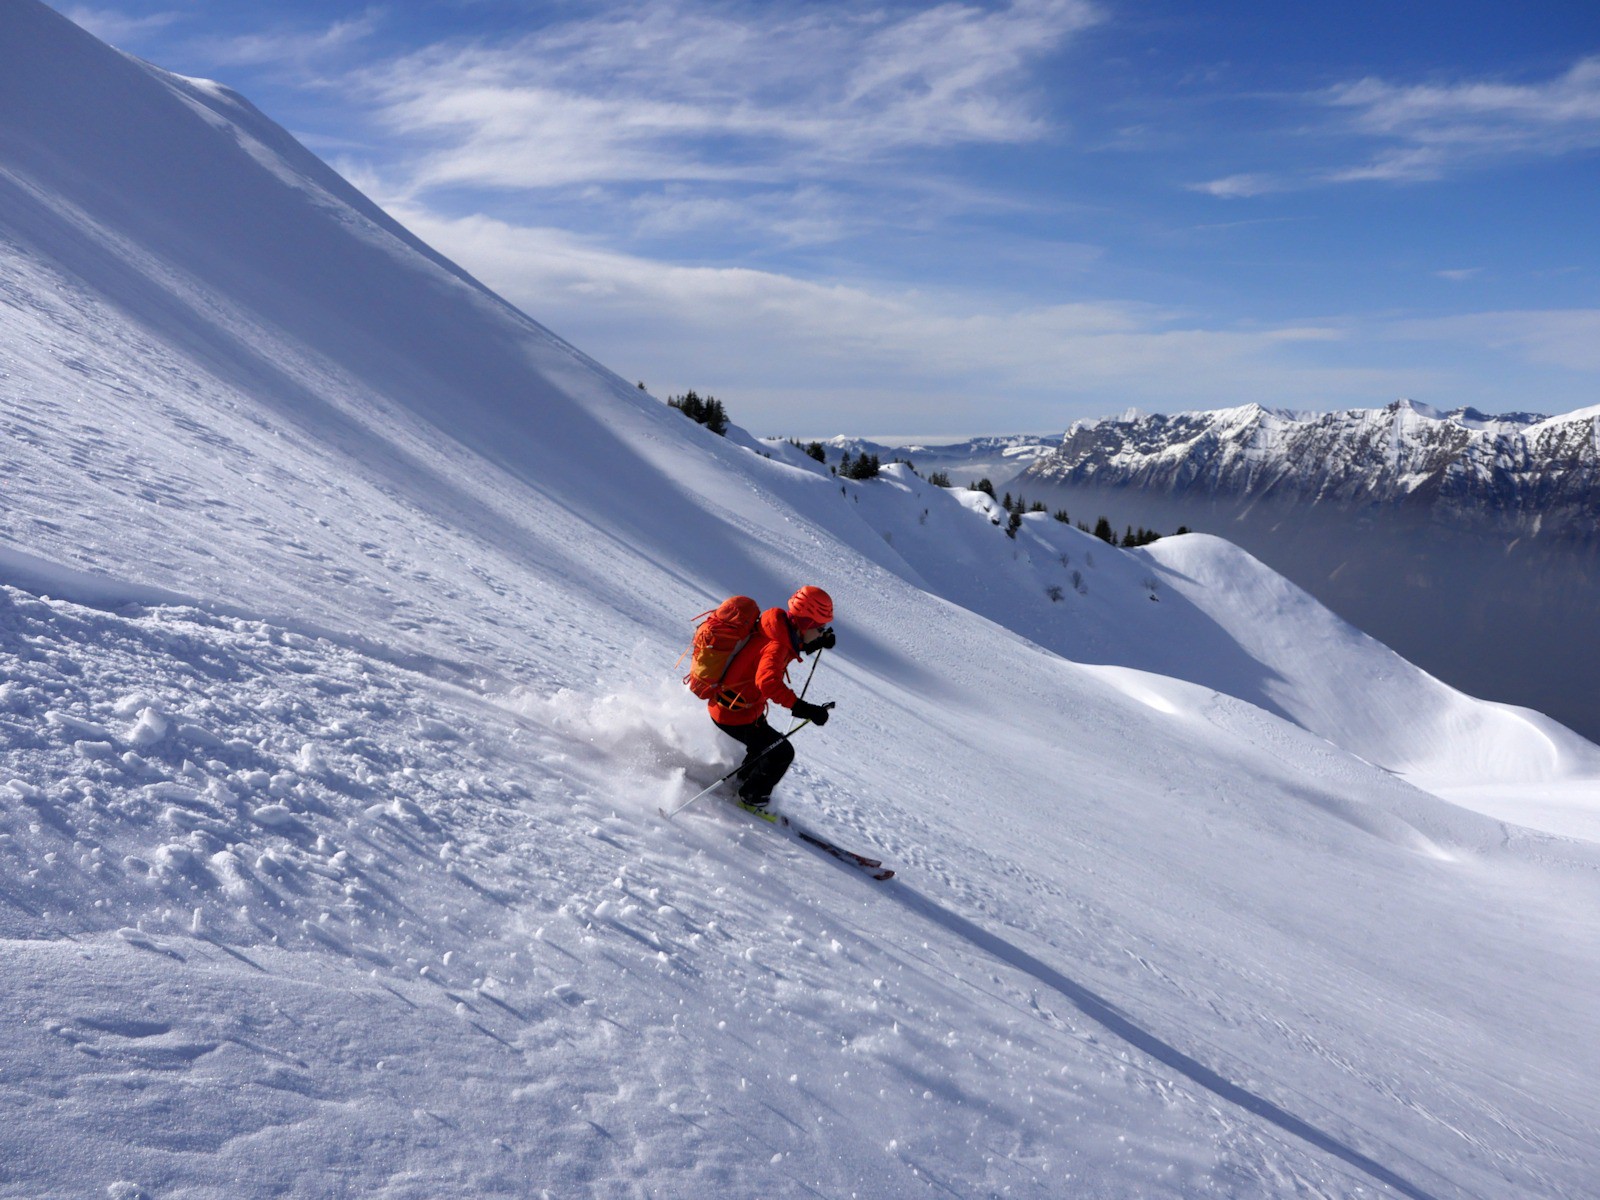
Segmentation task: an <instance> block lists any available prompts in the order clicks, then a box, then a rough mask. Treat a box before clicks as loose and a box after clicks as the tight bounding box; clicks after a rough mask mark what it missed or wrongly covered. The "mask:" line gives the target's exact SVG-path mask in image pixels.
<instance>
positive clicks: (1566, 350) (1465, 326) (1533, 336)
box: [1394, 308, 1600, 372]
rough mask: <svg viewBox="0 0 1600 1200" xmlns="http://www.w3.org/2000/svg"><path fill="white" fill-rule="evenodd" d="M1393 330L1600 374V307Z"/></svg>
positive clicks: (1443, 320)
mask: <svg viewBox="0 0 1600 1200" xmlns="http://www.w3.org/2000/svg"><path fill="white" fill-rule="evenodd" d="M1394 332H1395V333H1396V334H1397V335H1399V336H1401V337H1404V338H1407V339H1411V340H1417V341H1440V342H1455V343H1459V344H1461V345H1465V346H1472V347H1484V346H1486V347H1489V348H1490V349H1494V350H1502V351H1511V352H1512V353H1514V354H1516V355H1517V356H1519V357H1520V358H1521V359H1523V361H1525V362H1528V363H1532V364H1536V365H1539V366H1546V367H1560V368H1563V369H1565V370H1569V371H1583V372H1595V371H1600V309H1594V308H1564V309H1544V310H1531V311H1529V310H1524V311H1511V312H1485V313H1465V314H1462V315H1460V316H1451V317H1438V318H1433V319H1429V320H1418V321H1407V322H1403V323H1401V324H1399V325H1397V326H1396V327H1395V330H1394Z"/></svg>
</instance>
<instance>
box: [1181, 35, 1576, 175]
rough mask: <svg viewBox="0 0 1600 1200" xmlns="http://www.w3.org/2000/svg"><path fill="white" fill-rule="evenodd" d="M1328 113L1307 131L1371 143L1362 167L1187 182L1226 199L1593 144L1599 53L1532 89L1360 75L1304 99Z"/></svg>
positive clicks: (1548, 154) (1435, 171)
mask: <svg viewBox="0 0 1600 1200" xmlns="http://www.w3.org/2000/svg"><path fill="white" fill-rule="evenodd" d="M1302 100H1304V101H1306V102H1309V103H1310V104H1312V105H1313V106H1314V107H1316V108H1318V109H1320V110H1322V111H1323V112H1325V113H1328V114H1330V115H1332V116H1334V117H1335V118H1337V119H1335V120H1333V121H1331V122H1328V121H1324V122H1319V123H1317V124H1316V125H1314V126H1313V127H1312V128H1311V129H1310V130H1309V131H1307V132H1308V133H1309V135H1310V136H1311V137H1313V138H1316V139H1320V140H1321V141H1324V142H1331V141H1339V142H1341V143H1342V142H1347V141H1348V140H1349V139H1351V138H1355V139H1358V140H1360V141H1364V142H1368V143H1378V148H1377V149H1376V150H1374V151H1373V152H1372V154H1371V156H1370V157H1369V158H1368V159H1367V160H1366V161H1364V162H1358V163H1354V164H1351V165H1346V166H1339V167H1313V168H1306V169H1303V170H1299V171H1294V172H1291V171H1279V172H1276V173H1272V174H1252V173H1241V174H1235V175H1229V176H1226V177H1223V178H1221V179H1216V180H1212V181H1210V182H1205V183H1199V184H1194V185H1191V190H1193V191H1199V192H1205V193H1208V194H1210V195H1214V196H1218V197H1222V198H1225V199H1236V198H1241V197H1250V196H1261V195H1266V194H1268V193H1272V192H1281V191H1290V190H1301V189H1305V188H1310V187H1319V186H1326V185H1329V184H1341V183H1374V182H1376V183H1421V182H1429V181H1434V180H1440V179H1444V178H1446V177H1448V176H1449V175H1450V174H1451V173H1453V172H1456V171H1459V170H1461V169H1463V168H1466V167H1469V166H1481V165H1484V164H1489V163H1494V162H1503V161H1510V160H1515V159H1524V158H1530V157H1545V158H1553V157H1559V156H1562V155H1567V154H1574V153H1581V152H1586V151H1592V150H1595V149H1597V148H1600V57H1592V58H1585V59H1582V60H1580V61H1579V62H1577V63H1576V64H1574V65H1573V66H1572V67H1570V68H1569V69H1568V70H1566V71H1565V72H1563V73H1562V74H1560V75H1558V76H1556V77H1554V78H1552V79H1548V80H1544V81H1542V82H1538V83H1524V84H1513V83H1505V82H1501V81H1484V80H1468V81H1462V82H1456V83H1428V84H1410V85H1402V84H1393V83H1389V82H1386V81H1384V80H1381V79H1374V78H1366V79H1360V80H1356V81H1353V82H1350V83H1343V84H1339V85H1337V86H1335V87H1332V88H1328V89H1325V90H1323V91H1320V92H1316V93H1313V94H1311V95H1309V96H1305V97H1302Z"/></svg>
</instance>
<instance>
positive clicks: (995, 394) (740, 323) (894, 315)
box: [390, 204, 1439, 434]
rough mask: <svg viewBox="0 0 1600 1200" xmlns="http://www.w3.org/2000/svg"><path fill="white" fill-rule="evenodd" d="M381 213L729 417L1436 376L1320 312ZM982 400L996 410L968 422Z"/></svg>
mask: <svg viewBox="0 0 1600 1200" xmlns="http://www.w3.org/2000/svg"><path fill="white" fill-rule="evenodd" d="M390 208H391V211H393V212H394V213H395V215H396V216H397V217H398V218H399V219H400V220H402V221H403V222H404V223H405V224H406V225H407V226H408V227H409V228H411V229H412V230H414V231H415V232H416V233H418V234H419V236H421V237H423V238H424V239H425V240H427V241H428V242H429V243H430V244H432V245H434V246H436V247H438V248H439V249H440V250H442V251H443V252H444V253H446V254H448V255H450V256H451V257H452V258H454V259H455V260H456V261H458V262H460V263H461V264H462V265H463V266H465V267H466V268H467V269H468V270H470V271H472V272H474V273H475V274H477V275H478V276H479V278H481V279H483V280H484V282H485V283H487V284H488V285H489V286H491V287H493V288H494V289H495V290H497V291H499V292H500V293H501V294H503V295H505V296H506V297H507V298H509V299H510V300H512V301H513V302H514V303H516V304H518V305H519V306H521V307H522V308H523V309H525V310H526V311H527V312H529V313H530V314H531V315H533V316H534V317H535V318H537V319H539V320H541V321H544V322H545V323H547V324H549V325H550V326H551V327H552V328H553V329H554V330H555V331H556V332H557V333H559V334H561V335H562V336H564V337H567V338H568V339H570V340H572V341H573V342H574V343H575V344H577V345H578V346H580V347H581V348H582V349H584V350H585V351H586V352H588V353H590V354H593V355H594V356H595V357H596V358H598V359H599V360H600V361H602V362H604V363H606V364H607V365H608V366H610V367H612V368H613V369H615V370H617V371H619V372H621V373H622V374H624V375H625V376H627V377H628V378H630V379H634V378H642V379H644V380H645V381H646V382H648V383H649V384H650V386H651V390H652V391H654V392H655V393H656V394H657V395H665V394H667V393H668V392H670V391H682V390H685V389H686V388H689V387H695V388H698V389H699V390H701V391H707V390H709V391H711V392H713V393H715V394H717V395H719V396H725V397H726V398H728V399H730V400H733V399H734V398H735V397H737V403H736V405H735V407H736V412H735V416H736V418H737V419H739V420H740V421H741V423H743V424H747V425H749V426H750V427H752V428H754V429H756V430H757V431H758V432H803V433H807V434H814V433H819V432H826V431H838V430H842V429H859V428H860V424H861V414H862V412H863V411H866V407H867V406H866V403H865V402H866V401H867V400H869V399H870V410H871V413H872V421H873V424H874V425H875V426H876V427H877V428H880V429H889V428H895V427H898V428H901V429H917V430H930V429H936V428H944V429H949V430H953V431H959V430H970V429H974V428H980V427H984V426H988V427H996V426H997V424H998V425H1004V426H1005V427H1007V428H1013V427H1018V426H1019V425H1025V426H1027V427H1030V428H1050V427H1053V426H1054V425H1056V424H1062V425H1064V424H1065V423H1066V421H1067V420H1068V419H1070V418H1071V417H1073V416H1079V415H1090V414H1096V413H1101V412H1108V411H1113V410H1116V409H1120V408H1124V407H1126V406H1127V405H1128V404H1129V403H1139V404H1144V405H1148V406H1150V407H1155V408H1162V407H1165V408H1167V409H1175V408H1190V407H1196V406H1203V405H1206V404H1231V403H1240V402H1243V401H1244V400H1248V399H1259V400H1263V401H1266V402H1271V403H1277V404H1292V405H1301V406H1307V407H1315V406H1317V405H1319V404H1322V403H1325V402H1326V403H1338V402H1348V403H1362V402H1367V401H1371V400H1372V399H1373V398H1376V397H1387V396H1390V395H1395V394H1404V393H1414V392H1422V391H1426V390H1429V389H1431V388H1435V387H1437V386H1438V383H1439V380H1438V378H1437V377H1436V376H1435V375H1434V374H1433V373H1431V372H1428V371H1422V370H1416V371H1388V370H1378V369H1366V368H1362V367H1359V366H1348V365H1340V364H1338V363H1337V362H1336V363H1335V364H1334V365H1323V364H1319V363H1318V362H1317V361H1316V359H1317V357H1318V356H1319V355H1323V354H1326V353H1327V352H1328V351H1329V350H1332V349H1334V348H1335V347H1337V346H1339V345H1340V344H1342V343H1343V342H1344V341H1345V340H1346V338H1347V337H1348V336H1349V335H1348V332H1347V331H1346V330H1345V329H1344V328H1341V327H1340V326H1339V325H1337V324H1333V323H1328V322H1318V323H1314V324H1289V323H1286V324H1283V325H1280V326H1274V327H1243V326H1241V327H1206V326H1204V325H1200V324H1197V323H1195V322H1193V321H1192V320H1189V319H1186V318H1184V317H1183V316H1182V315H1181V314H1176V313H1172V312H1168V311H1164V310H1160V309H1156V308H1153V307H1150V306H1144V305H1137V304H1127V303H1115V302H1103V303H1067V304H1054V305H1038V306H1031V307H1026V306H1016V305H1012V306H1009V307H1008V306H1002V305H998V304H995V303H993V302H989V301H985V300H982V299H979V298H977V297H974V296H972V295H968V294H964V293H961V292H955V291H931V290H926V289H923V290H914V289H902V290H889V289H885V288H882V287H875V286H872V285H869V284H856V283H849V282H821V283H819V282H813V281H808V280H804V279H797V278H794V277H792V276H787V275H782V274H778V273H774V272H767V271H757V270H750V269H746V268H737V267H733V268H711V267H691V266H677V265H673V264H668V263H661V262H656V261H652V260H648V259H643V258H638V257H635V256H632V255H628V254H622V253H618V252H616V251H614V250H610V249H608V248H606V247H604V246H602V245H599V244H597V243H595V242H592V241H588V240H585V239H582V238H579V237H576V236H574V235H573V234H571V233H568V232H565V231H561V230H553V229H535V228H526V227H517V226H512V225H508V224H506V223H504V222H500V221H495V220H491V219H489V218H486V217H481V216H479V217H466V218H446V217H441V216H438V215H436V214H434V213H432V212H429V211H428V210H426V209H424V208H420V207H416V206H407V205H403V204H402V205H390ZM1308 356H1309V357H1308ZM1335 357H1337V356H1335ZM797 405H798V406H801V411H803V412H804V414H805V420H804V421H800V420H799V419H797V418H795V417H794V416H793V415H792V411H793V410H795V407H796V406H797ZM987 408H992V409H993V410H994V411H995V412H998V413H1004V414H1005V415H1004V416H1003V417H992V416H984V415H975V413H979V411H980V410H986V409H987Z"/></svg>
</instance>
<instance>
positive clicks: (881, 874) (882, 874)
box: [872, 868, 894, 883]
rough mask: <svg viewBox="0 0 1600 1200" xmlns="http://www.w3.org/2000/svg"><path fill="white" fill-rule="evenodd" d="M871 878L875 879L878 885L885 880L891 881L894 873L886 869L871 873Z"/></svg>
mask: <svg viewBox="0 0 1600 1200" xmlns="http://www.w3.org/2000/svg"><path fill="white" fill-rule="evenodd" d="M872 877H873V878H874V879H876V880H877V881H878V882H879V883H882V882H883V881H884V880H885V879H893V878H894V872H893V871H890V870H888V869H887V868H886V869H884V870H882V871H875V872H873V875H872Z"/></svg>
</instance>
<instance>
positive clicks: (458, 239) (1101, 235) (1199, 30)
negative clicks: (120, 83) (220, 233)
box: [61, 0, 1600, 438]
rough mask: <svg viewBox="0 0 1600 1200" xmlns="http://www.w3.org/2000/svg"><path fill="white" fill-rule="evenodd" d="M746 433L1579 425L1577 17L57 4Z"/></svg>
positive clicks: (1592, 365)
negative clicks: (219, 91)
mask: <svg viewBox="0 0 1600 1200" xmlns="http://www.w3.org/2000/svg"><path fill="white" fill-rule="evenodd" d="M61 8H62V11H64V12H66V13H67V15H69V16H71V17H73V18H74V19H75V20H77V21H78V22H79V23H80V24H83V25H85V26H86V27H87V28H89V29H91V30H93V31H94V32H96V33H97V34H99V35H100V36H101V37H103V38H105V39H106V40H107V41H110V42H112V43H113V44H115V45H118V46H120V47H122V48H123V49H125V50H128V51H130V52H132V53H135V54H138V55H140V56H141V57H144V58H147V59H149V60H151V61H153V62H156V63H158V64H160V65H162V66H165V67H168V68H170V69H172V70H176V71H179V72H181V73H184V74H188V75H201V76H206V77H209V78H213V79H218V80H221V81H222V82H224V83H227V84H229V85H230V86H233V87H235V88H237V89H238V90H239V91H241V92H243V93H244V94H245V95H246V96H248V97H249V98H250V99H252V100H253V101H255V102H256V104H257V105H258V106H260V107H261V108H262V109H264V110H265V111H266V112H267V113H268V114H269V115H270V116H272V117H274V118H275V119H277V120H278V121H280V122H281V123H282V124H284V125H285V126H287V127H288V128H289V129H290V130H291V131H293V132H294V133H295V134H296V135H298V136H299V137H300V138H301V139H302V140H303V141H305V142H306V143H307V144H308V145H309V146H310V147H311V148H312V149H314V150H316V151H317V152H318V153H319V154H321V155H322V156H323V157H324V158H326V159H328V160H329V161H330V162H331V163H333V164H334V165H335V166H336V167H338V168H339V169H340V170H341V171H342V172H344V173H345V174H346V175H347V176H348V177H349V178H350V179H352V180H353V181H354V182H355V183H356V184H357V185H358V186H360V187H361V188H362V189H363V190H364V191H366V192H367V193H368V194H369V195H371V196H372V197H373V198H374V199H375V200H377V201H378V202H380V203H381V204H383V205H384V206H385V207H386V208H388V209H389V210H390V211H391V212H393V213H394V214H395V215H396V216H397V217H399V218H400V219H401V220H402V221H404V222H405V223H406V224H407V225H409V226H410V227H411V228H413V229H414V230H416V231H417V232H418V233H419V234H420V235H421V236H423V237H424V238H426V239H427V240H428V241H430V242H431V243H433V244H434V245H435V246H437V247H438V248H439V249H441V250H443V251H444V252H445V253H447V254H449V255H450V256H451V257H453V258H455V259H456V260H457V261H459V262H461V263H462V264H463V265H464V266H466V267H467V268H468V269H469V270H471V271H473V272H474V273H475V274H477V275H478V276H479V277H480V278H482V279H483V280H484V281H485V282H487V283H489V284H490V285H491V286H493V287H495V288H496V289H497V290H499V291H500V292H502V293H503V294H504V295H506V296H507V297H508V298H510V299H511V300H513V301H514V302H516V303H517V304H519V305H520V306H522V307H523V308H524V309H526V310H527V311H528V312H529V313H530V314H531V315H533V316H534V317H535V318H537V319H538V320H540V321H542V322H543V323H544V324H546V325H548V326H549V327H551V328H552V329H554V330H555V331H556V332H558V333H560V334H561V335H563V336H564V337H567V338H568V339H570V340H571V341H573V342H574V343H576V344H577V345H578V346H579V347H580V348H582V349H584V350H586V351H587V352H589V353H591V354H592V355H594V356H595V357H596V358H598V359H600V360H601V361H602V362H605V363H606V364H607V365H608V366H611V367H612V368H613V369H615V370H617V371H618V372H619V373H621V374H623V375H625V376H626V377H628V378H629V379H636V380H643V381H644V382H645V383H646V384H647V385H648V386H649V387H650V390H651V391H652V392H654V393H655V394H656V395H658V396H663V397H664V396H666V395H667V394H669V393H674V392H681V391H683V390H685V389H687V388H690V387H693V388H697V389H698V390H700V391H701V392H702V393H704V392H708V391H709V392H711V393H714V394H716V395H717V396H719V397H721V398H722V399H724V401H725V402H726V403H727V405H728V407H729V409H730V411H731V412H732V414H733V416H734V418H735V420H737V421H739V422H740V423H741V424H744V425H746V426H747V427H748V428H750V429H752V430H753V431H755V432H757V433H783V434H794V435H798V436H806V437H810V436H825V435H829V434H833V433H839V432H848V433H856V434H864V435H868V436H893V435H902V436H915V437H938V436H945V437H951V438H954V437H960V436H967V435H970V434H975V433H998V432H1014V431H1038V432H1047V431H1059V430H1060V429H1061V428H1063V427H1064V426H1065V425H1066V424H1067V423H1069V422H1070V421H1071V420H1073V419H1075V418H1077V417H1082V416H1095V415H1104V414H1107V413H1113V412H1118V411H1121V410H1123V409H1126V408H1129V407H1138V408H1142V409H1146V410H1151V411H1165V412H1172V411H1180V410H1184V409H1194V408H1212V407H1221V406H1227V405H1234V404H1243V403H1248V402H1251V401H1254V402H1258V403H1261V404H1265V405H1269V406H1281V407H1289V408H1303V409H1326V408H1338V407H1358V406H1375V405H1381V404H1384V403H1387V402H1389V401H1390V400H1392V399H1394V398H1396V397H1399V396H1409V397H1412V398H1414V399H1417V400H1420V401H1423V402H1425V403H1428V404H1432V405H1435V406H1438V407H1441V408H1453V407H1457V406H1460V405H1472V406H1475V407H1478V408H1480V409H1484V410H1485V411H1491V412H1497V411H1499V412H1504V411H1542V412H1551V413H1557V412H1565V411H1570V410H1572V409H1576V408H1582V407H1589V406H1592V405H1596V404H1600V292H1597V287H1600V237H1597V233H1600V228H1597V226H1600V203H1597V200H1596V197H1597V196H1600V186H1597V185H1600V4H1593V3H1589V2H1587V0H1556V2H1543V0H1528V2H1527V3H1521V4H1511V3H1486V2H1484V0H1451V2H1450V3H1442V2H1436V0H1415V2H1413V3H1410V4H1405V5H1400V4H1395V3H1393V0H1386V2H1383V3H1376V2H1367V0H1347V2H1346V3H1345V4H1342V5H1338V6H1334V5H1311V4H1284V3H1282V2H1281V0H1279V2H1277V3H1265V2H1259V3H1258V2H1246V0H1233V2H1227V0H1222V2H1213V3H1209V4H1204V5H1197V4H1193V3H1178V2H1167V0H1145V2H1135V0H1127V2H1122V3H1118V2H1113V0H1013V2H1010V3H978V2H968V3H946V4H894V3H888V4H882V5H879V6H876V7H867V6H864V5H860V4H830V3H807V4H801V5H796V4H792V3H791V4H780V3H774V4H757V3H742V2H738V0H731V2H723V3H703V2H700V0H679V2H674V3H649V2H646V3H630V4H610V3H590V2H586V0H558V2H554V3H520V2H514V0H416V2H410V3H404V4H390V5H383V4H373V5H367V4H345V3H331V2H324V3H302V2H299V0H279V2H278V3H277V4H275V5H273V6H270V7H264V6H261V5H259V4H256V3H244V2H235V0H116V2H115V3H108V4H87V5H81V6H74V5H66V4H63V5H61Z"/></svg>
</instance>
